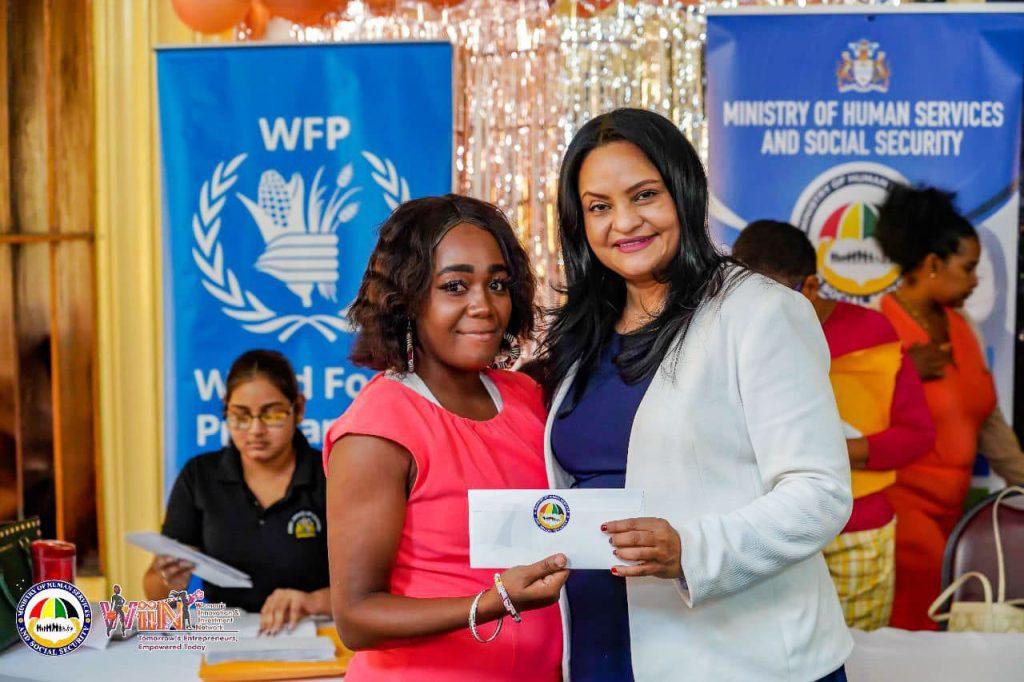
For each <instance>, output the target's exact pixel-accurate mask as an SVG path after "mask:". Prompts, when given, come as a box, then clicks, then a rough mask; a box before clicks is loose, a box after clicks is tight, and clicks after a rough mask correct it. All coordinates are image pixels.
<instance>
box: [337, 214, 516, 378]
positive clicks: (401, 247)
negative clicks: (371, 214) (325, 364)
mask: <svg viewBox="0 0 1024 682" xmlns="http://www.w3.org/2000/svg"><path fill="white" fill-rule="evenodd" d="M460 223H469V224H470V225H475V226H477V227H479V228H480V229H482V230H486V231H487V232H489V233H490V234H491V235H492V236H493V237H494V239H495V240H496V241H497V242H498V247H499V248H500V249H501V255H502V257H503V258H504V259H505V265H506V267H507V268H508V275H509V279H510V280H511V282H512V284H511V288H510V290H509V291H510V296H511V299H512V315H511V317H510V318H509V322H508V327H507V329H506V331H507V332H508V333H510V334H512V335H513V336H515V337H517V338H520V339H526V338H529V337H530V335H531V334H532V333H533V329H534V312H535V307H534V302H533V296H534V291H535V288H536V283H535V281H534V277H533V271H532V270H531V268H530V262H529V258H528V257H527V255H526V251H525V250H524V249H523V247H522V245H521V244H520V243H519V240H518V239H517V238H516V235H515V232H514V231H513V229H512V226H511V225H510V224H509V222H508V219H507V218H506V217H505V215H504V214H503V213H502V212H501V211H500V210H498V208H497V207H495V206H493V205H491V204H489V203H487V202H484V201H480V200H478V199H473V198H470V197H465V196H461V195H458V194H446V195H444V196H440V197H425V198H422V199H414V200H412V201H407V202H405V203H404V204H402V205H401V206H399V207H398V208H396V209H395V211H394V212H393V213H392V214H391V216H390V217H389V218H388V219H387V220H386V221H385V222H384V224H383V225H381V228H380V236H379V238H378V239H377V246H376V247H375V248H374V250H373V254H371V256H370V263H369V265H368V266H367V268H366V272H365V274H364V275H363V281H362V284H360V286H359V293H358V294H357V295H356V300H355V301H354V302H353V303H352V307H351V309H350V310H349V319H351V320H352V321H353V322H354V323H355V324H356V326H357V328H358V334H357V336H356V340H355V343H354V344H353V346H352V354H351V360H352V362H353V363H355V364H356V365H359V366H361V367H367V368H370V369H375V370H378V371H383V370H393V371H404V370H405V367H406V357H405V335H406V329H407V326H408V324H409V322H410V321H411V320H413V319H414V318H415V317H416V316H417V314H418V313H419V312H420V311H421V310H422V307H423V305H425V303H426V300H427V297H428V295H429V291H430V281H431V279H432V278H433V275H434V249H435V247H436V246H437V245H438V243H439V242H440V241H441V239H443V238H444V235H445V234H447V233H448V231H449V230H450V229H451V228H453V227H455V226H456V225H459V224H460ZM505 343H506V342H505V341H504V340H502V345H503V346H504V345H505Z"/></svg>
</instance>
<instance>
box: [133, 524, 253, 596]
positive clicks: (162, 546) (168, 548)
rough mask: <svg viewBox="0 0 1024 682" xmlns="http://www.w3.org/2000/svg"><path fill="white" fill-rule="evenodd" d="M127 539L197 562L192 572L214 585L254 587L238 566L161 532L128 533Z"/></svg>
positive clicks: (155, 551) (149, 548)
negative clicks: (235, 566) (228, 563)
mask: <svg viewBox="0 0 1024 682" xmlns="http://www.w3.org/2000/svg"><path fill="white" fill-rule="evenodd" d="M125 539H126V540H128V542H130V543H132V544H133V545H135V546H136V547H141V548H142V549H145V550H147V551H150V552H152V553H153V554H165V555H167V556H172V557H175V558H177V559H184V560H186V561H190V562H192V563H193V564H195V568H193V569H192V572H193V573H195V574H196V575H197V576H199V577H200V578H202V579H203V580H205V581H206V582H208V583H211V584H213V585H218V586H220V587H243V588H248V587H252V579H251V578H250V577H249V576H248V575H247V574H245V573H243V572H242V571H239V570H238V569H237V568H233V567H231V566H228V565H227V564H225V563H224V562H223V561H218V560H217V559H214V558H213V557H211V556H207V555H205V554H203V553H202V552H200V551H198V550H195V549H192V548H191V547H189V546H187V545H183V544H181V543H180V542H178V541H177V540H172V539H171V538H169V537H167V536H165V535H161V534H160V533H153V532H146V533H128V534H127V535H125Z"/></svg>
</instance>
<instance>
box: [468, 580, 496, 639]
mask: <svg viewBox="0 0 1024 682" xmlns="http://www.w3.org/2000/svg"><path fill="white" fill-rule="evenodd" d="M486 591H487V590H480V592H479V594H477V595H476V598H475V599H473V605H472V606H470V607H469V631H470V632H471V633H472V634H473V639H475V640H476V641H478V642H480V643H481V644H487V643H488V642H493V641H494V638H495V637H497V636H498V633H499V632H501V623H502V621H503V620H505V616H502V617H501V618H499V619H498V627H496V628H495V629H494V634H492V635H491V636H490V637H488V638H487V639H483V638H482V637H481V636H480V633H479V632H477V631H476V607H477V606H479V605H480V597H482V596H484V592H486Z"/></svg>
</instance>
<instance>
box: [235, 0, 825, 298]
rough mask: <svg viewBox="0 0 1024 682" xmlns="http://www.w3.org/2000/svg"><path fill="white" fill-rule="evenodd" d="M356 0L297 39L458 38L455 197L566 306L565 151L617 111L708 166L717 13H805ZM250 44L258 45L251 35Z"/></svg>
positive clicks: (540, 1)
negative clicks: (496, 219) (515, 238)
mask: <svg viewBox="0 0 1024 682" xmlns="http://www.w3.org/2000/svg"><path fill="white" fill-rule="evenodd" d="M443 4H444V3H434V4H431V3H427V2H421V1H417V0H372V1H369V2H361V1H360V0H350V1H349V2H348V3H347V5H345V7H344V10H343V12H342V13H341V14H338V15H335V16H329V17H328V21H327V22H325V25H324V26H322V27H315V28H307V27H301V26H291V27H290V28H289V29H288V33H287V37H288V38H289V39H291V40H294V41H297V42H353V41H373V40H445V41H449V42H451V43H452V44H453V45H454V47H455V74H454V87H455V91H456V106H455V145H454V149H455V167H454V174H455V177H454V178H453V186H454V188H455V191H457V192H460V193H463V194H468V195H471V196H474V197H478V198H480V199H484V200H487V201H490V202H492V203H494V204H496V205H498V206H499V207H501V208H502V209H503V210H504V211H505V212H506V214H507V215H508V216H509V217H510V218H511V219H512V221H513V224H514V225H515V226H516V229H517V230H518V232H519V236H520V239H521V240H522V242H523V244H524V245H525V246H526V248H527V250H528V251H529V253H530V256H531V258H532V259H533V263H534V267H535V269H536V274H537V278H538V283H539V285H540V286H539V288H538V294H539V300H538V303H540V304H542V305H550V304H552V303H554V302H555V301H556V299H557V294H556V292H555V289H554V285H557V284H558V282H559V273H560V263H559V256H558V251H559V249H558V239H557V224H556V212H555V199H556V196H555V193H556V188H557V181H558V169H559V163H560V161H561V158H562V154H563V152H564V150H565V145H566V144H567V143H568V142H569V140H570V139H571V138H572V135H573V134H574V133H575V132H576V130H577V129H578V128H579V127H580V126H581V125H582V124H583V123H585V122H586V121H587V120H589V119H590V118H592V117H593V116H596V115H597V114H600V113H602V112H605V111H609V110H611V109H615V108H616V107H623V106H631V107H642V108H645V109H651V110H654V111H657V112H659V113H661V114H664V115H665V116H667V117H668V118H669V119H671V120H672V121H673V122H675V123H676V124H677V125H678V126H679V127H680V128H681V129H682V131H683V132H684V133H685V134H686V135H687V136H688V137H689V138H690V140H691V141H692V142H693V143H694V145H695V146H696V147H697V150H698V151H699V152H700V153H701V155H702V156H703V157H705V158H706V153H707V127H706V125H705V116H704V100H703V62H702V53H703V48H704V43H705V40H706V33H705V27H706V12H707V8H708V7H709V6H716V7H717V6H721V7H728V6H736V5H737V4H770V5H779V4H795V5H803V4H806V3H804V2H802V1H801V2H792V3H791V2H750V3H737V2H721V3H703V2H698V3H692V2H681V1H680V0H557V1H556V2H554V3H553V5H552V3H550V2H549V1H548V0H465V1H464V2H462V3H461V4H458V5H455V6H453V7H440V8H439V7H436V6H435V5H443ZM239 37H240V38H241V39H246V38H247V36H246V32H245V31H244V30H243V31H240V34H239Z"/></svg>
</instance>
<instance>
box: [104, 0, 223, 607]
mask: <svg viewBox="0 0 1024 682" xmlns="http://www.w3.org/2000/svg"><path fill="white" fill-rule="evenodd" d="M92 33H93V60H94V69H95V72H94V75H95V84H96V88H95V92H96V178H97V197H96V266H97V268H96V270H97V289H96V291H97V311H98V316H99V346H98V354H99V401H100V405H99V410H98V412H99V415H100V461H99V468H100V471H99V481H100V505H101V510H100V514H101V519H100V526H101V529H102V530H101V535H102V537H101V543H102V552H103V560H104V561H103V566H104V576H103V578H104V579H103V580H102V581H92V582H89V583H88V584H87V585H86V586H85V587H86V590H87V593H89V596H90V598H94V599H96V598H103V597H101V596H100V595H101V594H105V593H106V590H107V588H108V587H109V585H110V584H113V583H115V582H116V583H120V584H121V585H122V586H123V587H124V590H125V592H126V594H128V595H129V599H131V598H133V597H134V596H138V597H141V596H142V574H143V572H144V571H145V569H146V567H147V566H148V565H149V561H150V558H151V557H150V555H149V554H147V553H146V552H143V551H142V550H139V549H136V548H135V547H132V546H130V545H128V544H127V543H126V542H125V541H124V535H125V533H127V532H131V531H135V530H158V529H159V527H160V522H161V518H162V514H163V491H162V485H161V481H162V473H163V466H162V462H163V446H162V442H161V441H162V439H161V426H162V424H161V414H162V409H163V376H162V360H163V356H162V333H163V330H162V327H161V314H160V311H161V308H162V301H161V288H160V282H161V258H160V253H161V252H160V249H161V246H160V171H159V153H158V138H157V127H156V111H157V107H156V79H155V75H156V74H155V60H154V53H153V48H154V47H155V46H157V45H161V44H182V43H191V42H208V41H210V40H221V39H224V40H230V34H228V35H225V36H217V37H214V38H212V39H211V38H204V37H201V36H198V35H196V34H194V33H192V32H191V31H189V29H187V28H186V27H185V26H184V25H183V24H182V23H181V22H180V21H179V20H178V19H177V17H176V16H175V15H174V12H173V9H172V8H171V5H170V0H95V2H94V3H93V17H92ZM97 593H99V594H97Z"/></svg>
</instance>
